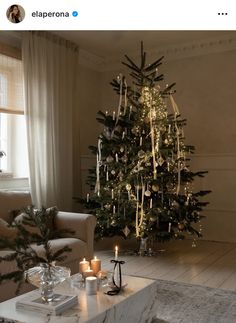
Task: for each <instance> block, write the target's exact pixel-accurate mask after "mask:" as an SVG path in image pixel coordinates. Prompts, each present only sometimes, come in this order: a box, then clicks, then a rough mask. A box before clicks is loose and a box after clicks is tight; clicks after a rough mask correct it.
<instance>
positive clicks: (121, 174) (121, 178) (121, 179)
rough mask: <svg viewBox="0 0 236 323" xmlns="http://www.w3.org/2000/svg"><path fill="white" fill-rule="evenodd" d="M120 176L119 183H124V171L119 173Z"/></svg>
mask: <svg viewBox="0 0 236 323" xmlns="http://www.w3.org/2000/svg"><path fill="white" fill-rule="evenodd" d="M118 176H119V181H120V182H122V181H123V173H122V171H120V172H119V174H118Z"/></svg>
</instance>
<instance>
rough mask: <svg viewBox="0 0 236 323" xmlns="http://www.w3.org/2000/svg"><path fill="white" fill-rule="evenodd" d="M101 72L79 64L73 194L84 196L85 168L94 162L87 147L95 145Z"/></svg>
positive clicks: (99, 104) (97, 131) (85, 190)
mask: <svg viewBox="0 0 236 323" xmlns="http://www.w3.org/2000/svg"><path fill="white" fill-rule="evenodd" d="M100 84H101V73H100V72H97V71H95V70H93V69H91V68H87V67H84V66H82V65H80V66H79V73H78V109H77V111H75V113H74V125H73V127H74V195H75V196H81V195H82V196H85V195H86V192H87V187H86V185H85V182H86V177H87V170H88V168H89V167H91V166H92V165H93V164H94V162H95V161H94V158H92V156H91V154H90V151H89V149H88V146H89V145H96V143H97V137H98V135H99V131H100V129H99V127H98V125H97V122H96V113H97V111H98V110H99V109H100V108H101V85H100Z"/></svg>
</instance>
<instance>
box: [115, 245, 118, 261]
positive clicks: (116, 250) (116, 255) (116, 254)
mask: <svg viewBox="0 0 236 323" xmlns="http://www.w3.org/2000/svg"><path fill="white" fill-rule="evenodd" d="M115 260H118V246H115Z"/></svg>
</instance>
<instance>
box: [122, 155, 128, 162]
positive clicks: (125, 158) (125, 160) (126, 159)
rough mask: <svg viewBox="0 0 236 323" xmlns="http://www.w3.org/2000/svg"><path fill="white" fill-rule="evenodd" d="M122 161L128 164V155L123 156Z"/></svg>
mask: <svg viewBox="0 0 236 323" xmlns="http://www.w3.org/2000/svg"><path fill="white" fill-rule="evenodd" d="M121 161H122V162H123V163H127V161H128V156H127V155H124V156H122V157H121Z"/></svg>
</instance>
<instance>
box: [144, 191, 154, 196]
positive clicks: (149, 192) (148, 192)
mask: <svg viewBox="0 0 236 323" xmlns="http://www.w3.org/2000/svg"><path fill="white" fill-rule="evenodd" d="M151 194H152V193H151V191H149V190H146V191H145V192H144V195H145V196H151Z"/></svg>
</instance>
